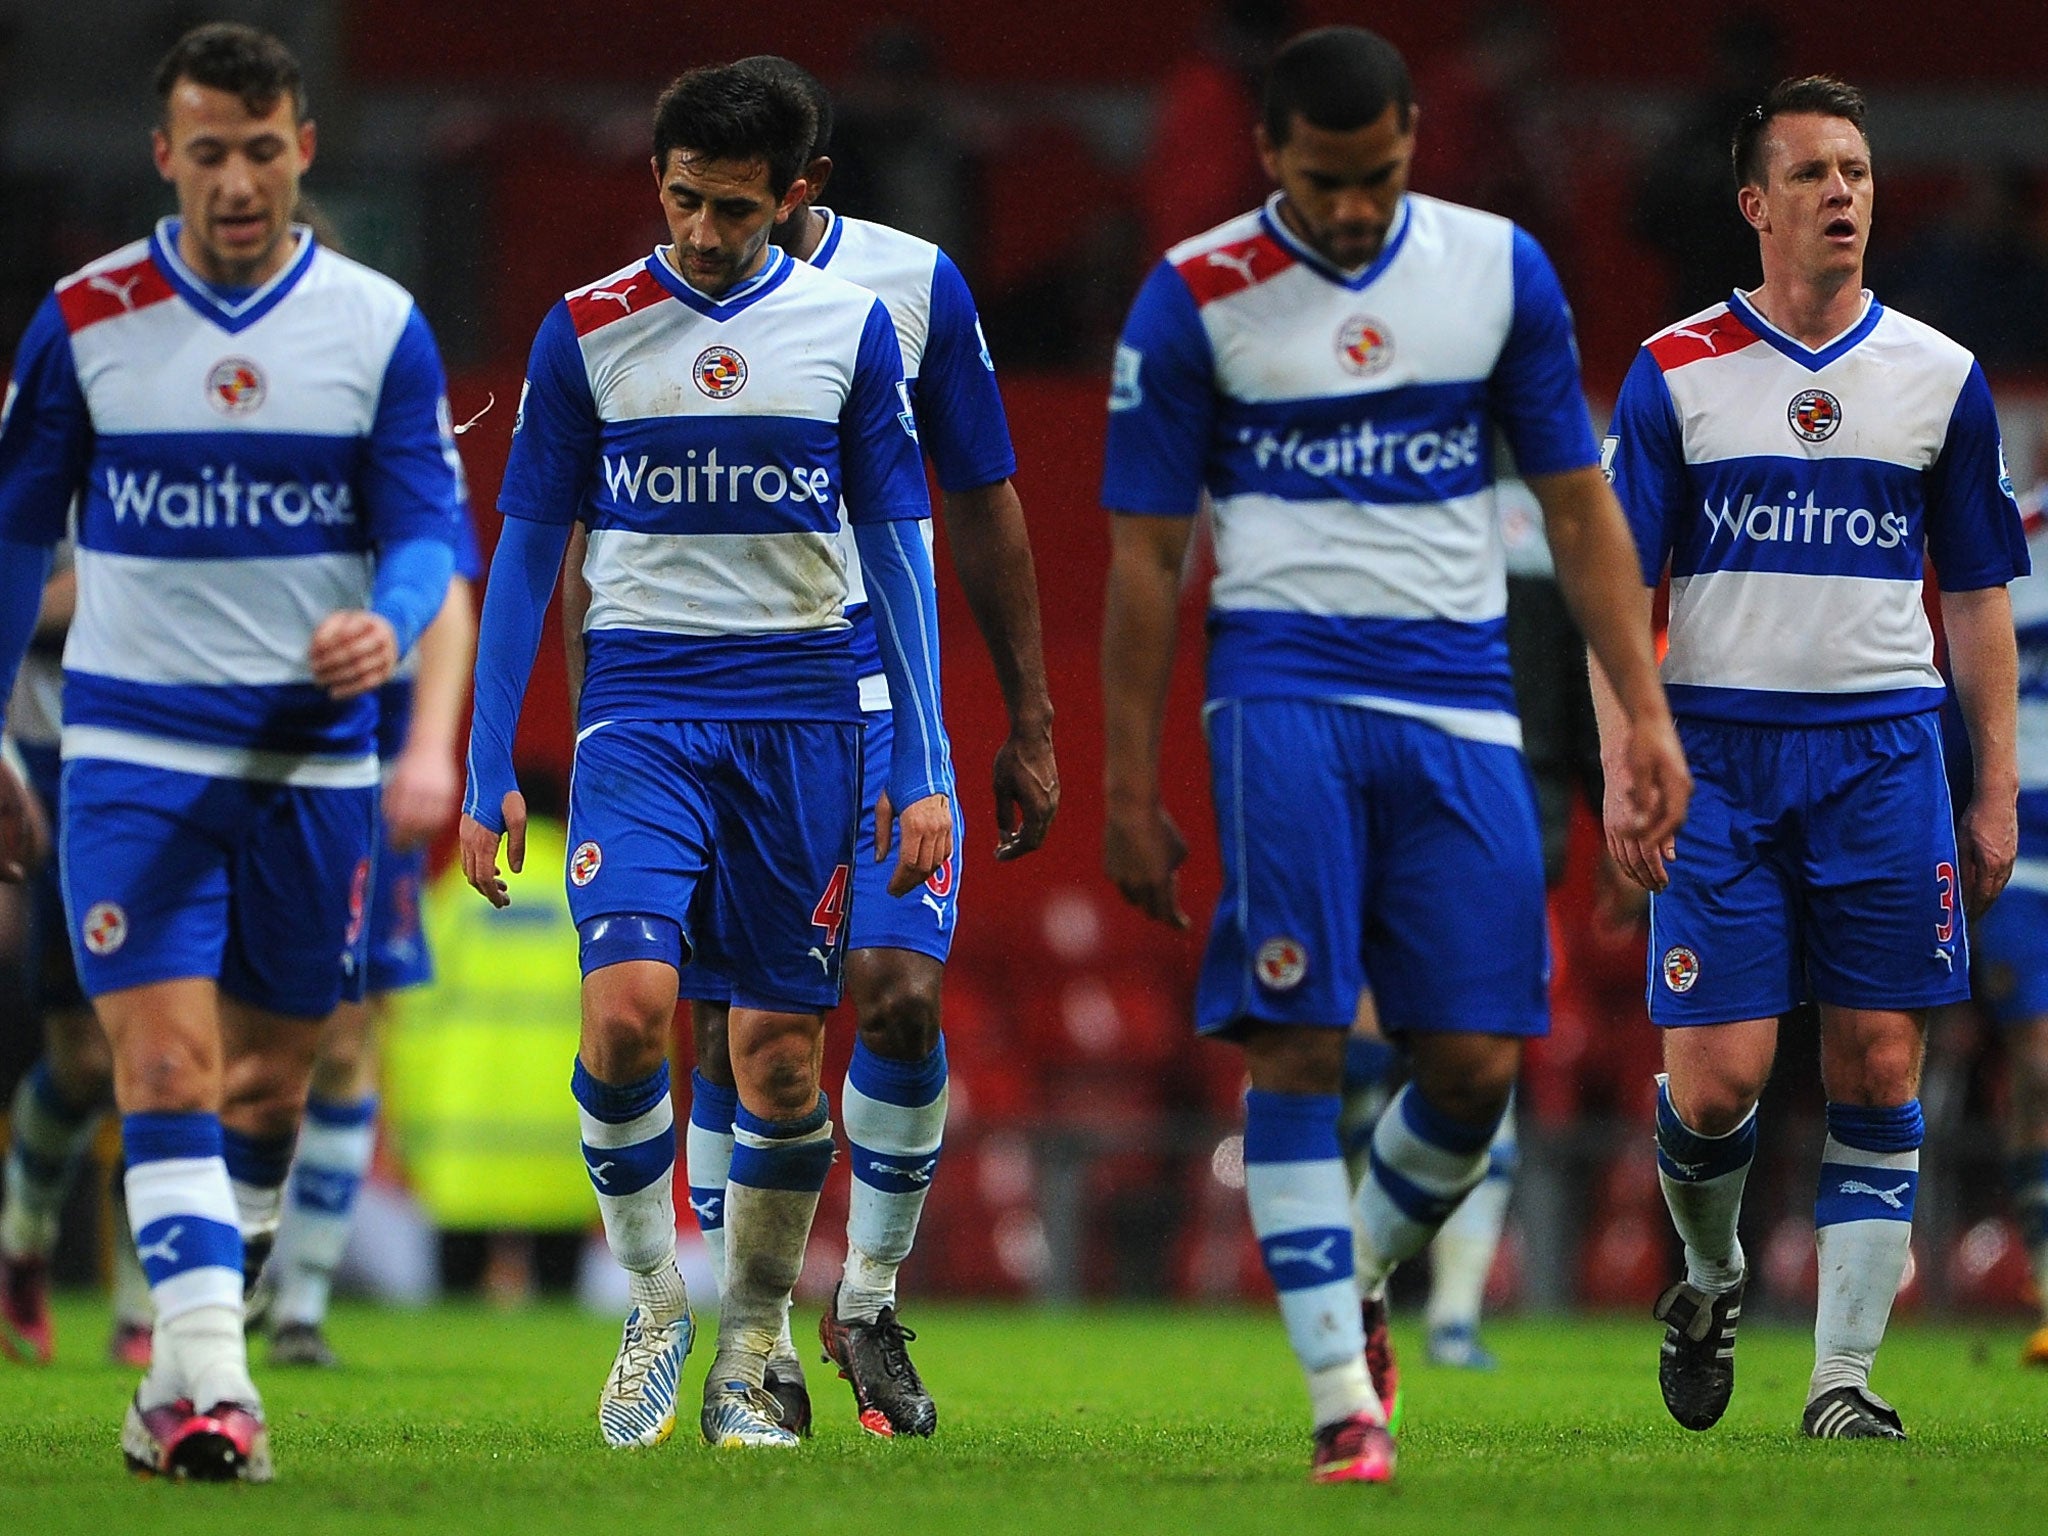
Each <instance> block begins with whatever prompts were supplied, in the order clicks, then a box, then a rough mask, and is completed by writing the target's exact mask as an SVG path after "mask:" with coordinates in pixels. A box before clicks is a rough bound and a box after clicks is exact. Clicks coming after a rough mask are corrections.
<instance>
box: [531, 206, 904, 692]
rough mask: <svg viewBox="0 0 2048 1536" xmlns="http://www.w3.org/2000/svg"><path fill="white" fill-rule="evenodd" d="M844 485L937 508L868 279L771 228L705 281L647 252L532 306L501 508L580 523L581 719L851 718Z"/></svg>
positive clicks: (887, 328) (880, 505)
mask: <svg viewBox="0 0 2048 1536" xmlns="http://www.w3.org/2000/svg"><path fill="white" fill-rule="evenodd" d="M842 499H843V500H844V501H845V504H846V508H847V515H848V516H849V517H850V518H852V519H853V520H854V521H856V522H889V521H899V520H905V519H919V518H926V517H929V516H930V513H931V507H930V499H929V497H928V496H927V494H926V491H925V483H924V465H923V461H922V460H921V459H920V457H919V455H918V445H917V428H916V420H915V416H914V414H913V411H912V407H911V401H910V392H909V388H908V386H907V385H906V384H905V383H904V381H903V355H902V351H901V349H900V347H899V345H898V342H897V336H896V330H895V327H894V326H893V325H892V324H891V323H890V319H889V312H888V310H887V309H886V308H885V307H884V306H883V305H882V303H881V301H880V300H879V299H877V298H876V297H875V295H874V294H872V293H870V292H868V291H867V290H866V289H864V288H858V287H855V286H854V285H853V284H852V283H849V282H845V281H843V280H842V279H840V278H838V277H835V276H832V275H831V274H829V273H826V272H821V271H819V270H817V269H816V268H815V267H811V266H807V265H806V264H804V263H803V262H800V261H794V260H792V259H791V258H790V257H789V256H787V255H786V254H784V253H783V252H782V251H780V250H778V249H776V248H775V247H773V246H770V247H769V248H768V251H767V256H766V259H765V260H764V261H763V263H762V266H761V268H760V270H759V271H758V272H757V273H755V274H754V276H752V277H751V278H748V279H746V280H745V281H744V282H741V283H739V284H737V285H735V286H734V287H733V288H732V289H730V290H728V291H727V292H726V293H725V294H724V295H723V296H722V297H720V298H717V299H712V298H708V297H706V296H705V295H703V294H701V293H698V292H697V291H696V290H695V289H694V288H691V287H690V286H689V285H688V284H687V283H685V282H684V281H683V279H682V278H681V277H679V276H678V275H677V274H676V273H675V271H674V270H673V269H672V268H671V267H670V266H669V265H668V263H667V261H666V260H665V259H664V258H663V257H662V255H661V254H660V252H658V251H657V252H656V253H655V254H653V255H651V256H649V257H648V258H647V259H646V260H644V261H641V262H636V263H635V264H634V265H632V266H630V267H626V268H624V269H622V270H621V271H618V272H614V273H613V274H612V275H611V276H609V277H607V278H605V279H603V280H602V281H601V282H597V283H592V284H591V285H589V286H588V287H586V288H581V289H578V290H576V291H575V292H573V293H571V294H569V295H568V296H567V297H566V298H565V299H563V300H562V302H561V303H559V304H557V305H556V306H555V308H554V309H553V310H552V311H550V312H549V314H548V317H547V319H546V320H545V321H544V322H542V325H541V328H540V334H539V335H538V336H536V337H535V338H534V344H533V356H532V361H531V363H530V365H529V367H528V370H527V385H526V390H525V393H524V394H523V395H522V397H521V400H520V408H519V419H518V422H517V423H516V425H515V427H514V431H513V438H512V454H511V458H510V460H509V462H508V463H507V464H506V467H505V480H504V486H503V488H502V490H501V491H500V493H499V497H498V507H499V510H500V511H501V512H503V513H504V514H505V515H506V516H508V517H518V518H526V519H529V520H531V521H535V522H544V523H559V524H566V523H568V522H570V521H572V520H574V519H576V518H578V517H581V518H582V519H584V520H585V521H586V522H587V523H588V524H589V527H590V541H589V552H588V554H587V555H586V556H585V558H584V564H583V574H584V577H585V579H586V580H587V581H588V582H589V585H590V593H591V598H590V611H589V615H588V617H587V618H586V619H585V620H584V633H585V637H586V641H587V647H586V650H587V658H588V661H587V670H586V676H585V682H584V689H583V718H584V719H585V720H599V719H698V720H715V719H725V720H733V719H781V720H849V721H851V720H858V719H859V718H860V714H859V703H858V696H857V692H856V688H855V682H854V667H853V659H852V658H853V649H852V644H851V634H852V625H851V623H850V622H849V620H848V619H847V616H846V603H847V582H846V565H845V560H844V558H843V556H842V555H841V553H840V548H839V537H838V534H839V507H840V503H841V500H842Z"/></svg>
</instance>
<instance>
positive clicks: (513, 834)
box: [457, 789, 526, 907]
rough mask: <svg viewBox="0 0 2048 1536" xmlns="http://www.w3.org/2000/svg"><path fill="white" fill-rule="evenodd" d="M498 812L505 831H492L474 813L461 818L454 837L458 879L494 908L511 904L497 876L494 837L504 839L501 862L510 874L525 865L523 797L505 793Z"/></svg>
mask: <svg viewBox="0 0 2048 1536" xmlns="http://www.w3.org/2000/svg"><path fill="white" fill-rule="evenodd" d="M498 809H499V813H500V814H501V815H503V816H504V818H505V830H504V831H503V832H502V833H499V832H493V831H492V830H491V829H490V828H489V827H487V826H485V825H484V824H483V823H482V822H480V821H478V820H477V819H476V818H475V817H474V816H465V817H463V818H462V828H461V831H460V832H458V833H457V837H458V839H459V840H460V842H461V845H462V878H463V879H465V880H467V881H468V882H469V883H470V885H472V886H473V887H475V889H476V891H477V893H478V894H479V895H481V896H482V897H483V898H484V900H486V901H488V902H489V903H490V904H491V905H492V906H494V907H509V906H511V905H512V893H511V891H510V890H509V889H508V888H507V887H506V885H505V882H504V880H503V879H501V878H500V877H499V875H498V839H499V838H500V837H503V838H504V840H505V862H506V864H508V865H509V866H510V867H511V870H512V873H513V874H515V875H516V874H518V873H519V872H520V871H521V870H523V869H525V868H526V796H524V795H522V794H520V793H519V791H518V790H516V789H515V790H511V791H508V792H507V793H506V796H505V799H504V802H503V803H502V804H501V805H500V806H499V808H498Z"/></svg>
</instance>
